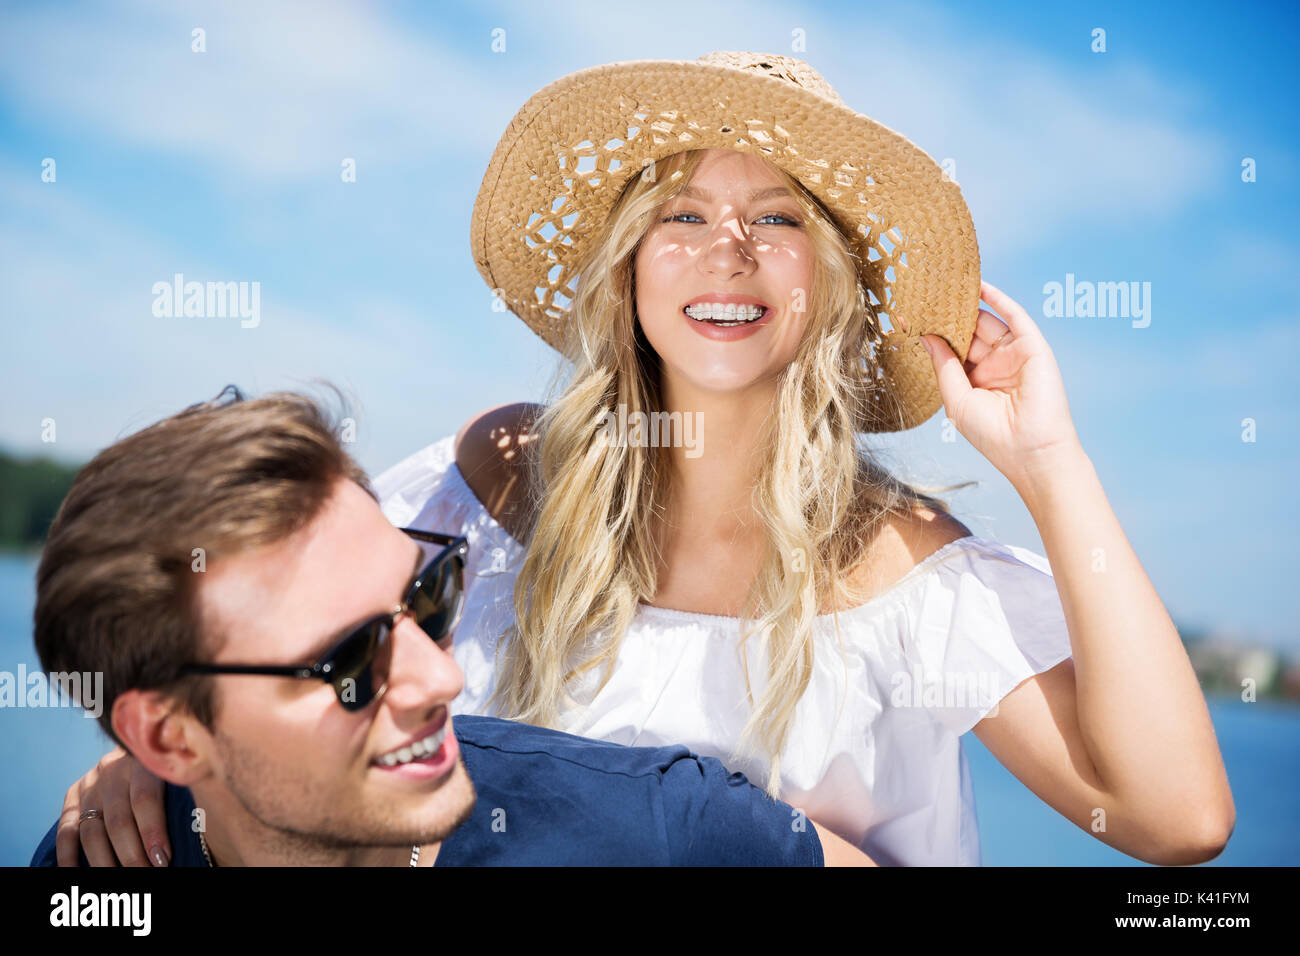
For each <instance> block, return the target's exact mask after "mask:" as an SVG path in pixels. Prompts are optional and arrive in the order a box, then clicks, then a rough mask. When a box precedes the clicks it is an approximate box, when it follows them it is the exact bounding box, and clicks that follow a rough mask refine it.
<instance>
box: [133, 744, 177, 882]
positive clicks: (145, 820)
mask: <svg viewBox="0 0 1300 956" xmlns="http://www.w3.org/2000/svg"><path fill="white" fill-rule="evenodd" d="M131 764H132V768H131V811H132V813H133V814H134V816H135V824H136V827H138V828H139V831H140V839H141V840H142V841H143V843H144V847H145V852H146V854H147V855H148V857H149V862H150V863H152V864H153V865H154V866H166V865H167V863H168V861H169V860H170V859H171V841H170V840H168V839H167V814H166V811H165V809H164V807H163V792H164V790H165V784H164V783H163V782H162V781H161V780H159V779H158V778H157V777H155V776H154V775H153V774H152V773H150V772H149V771H148V770H146V769H145V768H144V765H143V764H141V763H140V761H138V760H132V761H131Z"/></svg>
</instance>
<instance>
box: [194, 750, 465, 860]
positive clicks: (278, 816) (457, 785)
mask: <svg viewBox="0 0 1300 956" xmlns="http://www.w3.org/2000/svg"><path fill="white" fill-rule="evenodd" d="M214 740H215V742H216V745H217V750H218V752H219V753H220V755H221V760H222V763H223V764H224V766H225V769H226V772H225V777H224V780H223V783H224V784H225V787H226V789H227V790H228V791H229V792H230V794H231V796H233V797H234V798H235V799H236V800H237V801H238V802H239V804H240V806H242V807H243V809H244V811H245V812H246V813H247V814H248V815H249V816H250V817H252V818H253V819H254V820H256V821H257V822H258V823H259V824H260V825H261V826H263V827H265V828H266V829H267V830H269V831H271V832H272V833H274V834H275V835H276V836H277V837H278V840H277V841H276V842H277V843H278V844H280V845H279V846H278V847H277V849H278V850H279V851H281V852H282V853H284V854H285V855H287V856H290V857H292V856H296V855H300V854H303V853H304V851H310V850H320V849H327V850H347V849H358V848H365V847H410V846H413V845H418V846H424V845H427V844H432V843H441V842H442V841H443V840H445V839H447V837H449V836H450V835H451V834H452V833H453V832H455V830H456V829H457V828H459V827H460V826H461V825H462V824H464V823H465V821H467V820H468V819H469V818H470V815H471V814H472V813H473V812H474V804H475V802H476V800H477V794H476V793H475V791H474V785H473V783H472V782H471V780H470V778H469V772H468V771H467V770H466V768H465V762H464V760H463V758H462V757H461V756H460V755H457V757H456V766H455V767H453V768H452V770H451V772H450V773H449V774H448V775H447V777H446V778H445V779H444V780H443V782H442V783H441V784H439V786H438V787H437V789H436V790H432V791H430V792H429V794H427V796H426V797H425V800H426V801H427V804H428V805H429V806H433V805H438V806H439V812H438V813H437V814H436V815H433V816H432V817H431V816H430V815H429V813H428V811H427V810H423V809H422V810H421V811H420V812H419V813H418V819H413V818H415V817H417V814H415V813H408V814H407V815H406V817H405V818H400V817H399V816H398V814H397V813H396V812H395V810H394V808H393V807H392V806H389V805H379V806H369V807H366V806H362V805H361V800H360V794H354V795H353V796H354V800H355V804H356V805H353V806H344V805H342V804H341V803H340V801H339V800H337V799H333V797H334V796H336V795H334V794H332V793H331V792H330V791H328V790H326V789H325V788H324V787H322V786H321V784H322V783H323V781H321V780H319V779H309V778H307V777H304V776H302V775H301V774H299V773H294V772H293V771H291V770H287V769H286V767H285V766H284V765H283V764H280V763H276V762H274V761H269V760H267V759H266V758H264V757H262V756H260V755H259V754H258V753H257V752H256V751H254V750H250V749H248V748H245V747H240V746H238V745H236V744H234V743H232V742H231V741H230V739H229V738H227V737H224V736H222V735H214ZM337 796H341V794H340V795H337ZM372 799H373V797H372Z"/></svg>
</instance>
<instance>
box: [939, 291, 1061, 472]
mask: <svg viewBox="0 0 1300 956" xmlns="http://www.w3.org/2000/svg"><path fill="white" fill-rule="evenodd" d="M980 298H981V299H983V300H984V301H985V302H987V303H988V304H989V305H991V306H992V307H993V308H995V309H997V311H998V312H999V313H1000V314H1001V315H1002V317H1003V319H1005V320H1006V321H1005V322H1004V321H1003V319H999V318H998V317H997V316H996V315H994V314H993V313H992V312H989V311H988V310H986V309H980V311H979V318H978V320H977V321H976V324H975V335H974V337H973V338H972V339H971V346H970V351H969V353H968V354H967V356H966V361H965V363H963V362H961V361H960V360H959V359H958V358H957V356H956V354H955V353H954V352H953V350H952V349H951V348H949V347H948V343H947V342H945V341H944V340H943V339H942V338H940V337H939V336H937V335H923V336H922V337H921V340H922V341H923V342H924V343H925V344H926V347H927V349H928V350H929V351H930V357H931V359H932V360H933V362H934V369H935V374H936V375H937V376H938V378H939V394H940V395H941V396H943V405H944V409H945V411H946V412H947V415H948V418H949V419H950V420H951V421H952V423H953V425H954V426H955V427H956V429H957V431H959V432H961V434H962V435H963V436H964V437H965V438H966V440H967V441H969V442H970V443H971V445H973V446H974V447H975V449H976V450H977V451H978V452H979V453H980V454H982V455H983V456H984V457H985V458H987V459H988V460H989V461H990V462H992V463H993V465H994V466H995V467H996V468H997V469H998V471H1000V472H1002V474H1004V475H1006V476H1007V478H1008V479H1009V480H1010V481H1011V483H1012V484H1013V485H1015V486H1016V487H1017V488H1019V487H1020V483H1021V480H1022V479H1023V478H1024V477H1025V476H1026V475H1027V474H1030V473H1033V472H1034V470H1035V469H1036V468H1037V467H1038V466H1039V464H1040V462H1042V461H1043V460H1045V459H1047V458H1050V457H1051V456H1053V455H1055V454H1057V453H1058V452H1067V453H1068V452H1071V451H1073V450H1074V449H1075V448H1076V447H1077V446H1078V443H1079V439H1078V436H1077V435H1076V434H1075V430H1074V422H1073V421H1072V420H1071V418H1070V407H1069V404H1068V403H1067V402H1066V399H1065V383H1064V382H1063V381H1062V379H1061V372H1060V369H1059V368H1057V365H1056V358H1055V356H1053V355H1052V350H1051V349H1050V348H1049V347H1048V345H1047V340H1046V339H1044V338H1043V333H1042V332H1040V331H1039V330H1038V326H1037V325H1035V324H1034V321H1033V320H1032V319H1030V318H1029V315H1028V313H1027V312H1025V310H1024V309H1023V308H1021V307H1020V305H1019V304H1018V303H1017V302H1016V301H1015V300H1014V299H1012V298H1011V297H1010V296H1009V295H1007V294H1006V293H1004V292H1002V291H1001V290H1000V289H998V288H997V287H995V286H993V285H991V284H989V283H988V282H981V283H980ZM1008 331H1009V332H1010V334H1009V335H1008V334H1006V333H1007V332H1008Z"/></svg>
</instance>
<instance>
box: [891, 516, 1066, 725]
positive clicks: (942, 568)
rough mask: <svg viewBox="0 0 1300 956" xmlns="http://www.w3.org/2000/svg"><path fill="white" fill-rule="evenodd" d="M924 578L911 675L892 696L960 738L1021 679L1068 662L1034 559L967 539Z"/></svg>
mask: <svg viewBox="0 0 1300 956" xmlns="http://www.w3.org/2000/svg"><path fill="white" fill-rule="evenodd" d="M956 543H957V542H954V544H956ZM932 570H933V573H931V574H927V575H925V581H924V584H923V586H922V588H921V589H920V590H921V594H920V601H919V604H918V605H914V607H915V608H919V609H918V610H916V611H915V613H916V615H917V619H916V620H915V621H913V622H912V625H913V626H912V627H910V628H909V630H910V631H911V634H910V638H909V639H908V641H907V647H906V654H907V659H908V665H909V673H907V674H906V675H900V679H899V680H896V681H895V687H894V688H893V692H894V693H895V695H897V697H898V700H897V701H896V702H901V703H903V704H904V705H908V704H910V705H912V706H920V707H924V708H925V709H926V710H927V711H928V712H929V713H930V714H931V715H932V716H933V717H934V718H935V719H936V720H937V721H939V722H940V723H942V724H943V725H944V726H946V727H948V728H949V729H951V730H952V731H953V732H954V733H956V734H958V735H961V734H964V733H966V731H968V730H970V729H971V728H972V727H974V726H975V725H976V724H977V723H979V722H980V720H982V719H983V718H984V717H986V716H988V715H989V714H990V713H991V712H993V710H994V708H995V707H996V705H997V703H998V701H1000V700H1002V698H1004V697H1005V696H1006V695H1007V694H1009V693H1010V692H1011V691H1013V690H1014V689H1015V688H1016V687H1017V686H1018V685H1019V684H1021V683H1022V682H1024V681H1025V680H1026V679H1027V678H1029V677H1032V676H1034V675H1035V674H1040V673H1042V672H1043V671H1046V670H1048V669H1050V668H1052V667H1054V666H1055V665H1057V664H1059V663H1060V662H1061V661H1063V660H1065V659H1066V658H1068V657H1070V656H1071V653H1072V652H1071V648H1070V636H1069V631H1068V629H1067V627H1066V623H1065V612H1064V610H1063V608H1062V606H1061V598H1060V595H1059V594H1058V593H1057V590H1056V581H1055V579H1054V578H1053V577H1052V570H1051V566H1050V565H1049V564H1048V562H1047V559H1046V558H1044V557H1043V556H1042V555H1040V554H1037V553H1035V552H1033V551H1030V550H1028V549H1026V548H1020V547H1016V546H1014V545H1006V544H1001V543H1000V542H996V541H993V540H990V539H986V538H979V537H968V538H965V539H961V546H960V547H955V548H953V549H951V553H949V554H946V555H945V556H944V558H943V560H941V561H939V562H937V563H936V564H935V565H934V566H933V569H932Z"/></svg>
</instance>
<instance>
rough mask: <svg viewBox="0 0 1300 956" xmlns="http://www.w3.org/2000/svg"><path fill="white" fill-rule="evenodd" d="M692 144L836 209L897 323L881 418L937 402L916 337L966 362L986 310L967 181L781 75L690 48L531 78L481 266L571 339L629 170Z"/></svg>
mask: <svg viewBox="0 0 1300 956" xmlns="http://www.w3.org/2000/svg"><path fill="white" fill-rule="evenodd" d="M687 149H735V150H739V151H741V152H745V153H749V154H751V155H754V156H757V157H759V158H761V159H765V160H767V161H769V162H771V163H773V164H774V165H776V166H779V167H780V168H782V169H784V170H786V171H787V172H789V173H790V174H791V175H793V176H795V177H796V178H798V179H799V180H800V181H802V182H803V183H804V184H805V185H806V186H807V188H808V189H809V190H810V191H811V192H812V193H813V194H814V195H816V196H817V197H818V198H819V199H820V200H821V201H822V203H823V204H824V205H825V206H826V207H827V209H829V210H830V211H831V213H832V215H833V216H834V217H835V218H836V220H837V222H838V224H839V226H840V228H841V229H842V230H843V231H844V234H845V236H846V238H847V239H848V241H849V244H850V246H851V247H852V249H853V251H854V252H855V253H856V254H857V256H858V258H859V260H860V262H861V266H862V268H861V272H862V275H863V279H864V282H865V283H866V285H867V287H868V289H870V290H872V298H873V301H875V300H876V299H879V301H877V302H875V304H876V308H877V309H878V311H879V312H880V313H881V314H882V315H883V316H885V317H887V319H888V322H889V324H890V326H891V331H889V332H888V333H886V334H885V336H884V338H883V340H882V341H880V342H879V343H877V345H876V358H877V361H878V363H879V370H880V375H881V381H880V383H879V384H880V385H882V386H883V390H884V391H887V392H888V394H889V395H890V396H891V401H890V414H887V415H884V416H882V424H881V426H880V427H879V428H877V429H876V430H878V431H897V430H903V429H907V428H912V427H914V426H915V425H918V424H920V423H921V422H924V421H925V420H927V419H928V418H929V417H930V416H931V415H933V414H934V412H935V411H937V410H938V409H939V408H940V407H942V404H943V403H942V399H941V397H940V395H939V390H938V383H937V381H936V379H935V375H934V370H933V364H932V362H931V360H930V357H929V355H928V354H927V353H926V352H925V350H924V348H923V347H922V346H921V342H920V335H921V334H922V333H928V334H934V335H938V336H941V337H942V338H944V339H945V340H947V342H948V344H949V345H950V346H951V347H952V349H953V351H954V352H956V353H957V355H958V357H959V358H960V359H962V360H965V358H966V353H967V349H968V346H969V343H970V340H971V336H972V335H973V333H974V328H975V321H976V318H977V315H978V308H979V282H980V270H979V247H978V243H977V240H976V236H975V227H974V223H973V222H972V220H971V215H970V211H969V209H968V208H967V206H966V203H965V200H964V199H963V198H962V195H961V190H960V188H959V187H958V185H957V184H956V183H955V182H954V181H952V180H951V179H950V178H948V177H947V176H946V175H945V174H944V171H943V169H942V168H941V167H940V166H939V164H938V163H936V162H935V161H934V160H933V159H932V158H931V157H930V156H929V155H928V154H927V153H925V152H924V151H923V150H922V149H920V148H919V147H918V146H916V145H915V144H913V143H912V142H911V141H910V140H908V139H907V138H906V137H904V136H902V135H900V134H899V133H896V132H894V131H893V130H891V129H889V128H888V127H886V126H884V125H883V124H881V123H878V122H876V121H875V120H873V119H871V118H870V117H868V116H864V115H862V114H860V113H857V112H855V111H854V110H852V109H850V108H849V107H847V106H845V105H843V104H841V103H837V102H834V101H832V100H830V99H828V98H827V97H824V96H822V95H820V94H818V93H815V92H812V91H810V90H807V89H803V88H801V87H799V86H796V85H794V84H793V83H790V82H788V81H786V80H782V79H778V78H774V77H772V76H767V75H764V74H761V73H754V72H748V71H743V70H738V69H735V68H733V67H728V66H723V65H717V64H710V63H701V62H697V61H692V60H633V61H625V62H620V63H609V64H603V65H601V66H595V67H590V68H588V69H584V70H579V71H577V72H575V73H571V74H569V75H567V76H564V77H562V78H560V79H558V80H556V81H555V82H553V83H551V84H549V85H548V86H546V87H543V88H542V89H540V90H538V91H537V92H536V93H535V94H533V96H531V97H530V98H529V99H528V101H527V102H526V103H525V104H524V105H523V107H522V108H521V109H520V110H519V112H518V113H517V114H516V115H515V117H514V119H513V120H512V121H511V123H510V125H509V127H508V128H507V129H506V131H505V133H504V134H503V136H502V137H501V140H500V142H498V144H497V147H496V149H495V150H494V152H493V154H492V158H491V160H490V161H489V163H488V168H487V172H486V174H485V175H484V177H483V183H482V185H481V187H480V189H479V193H478V196H477V198H476V200H475V203H474V212H473V217H472V220H471V226H470V244H471V250H472V253H473V256H474V262H475V265H476V266H477V268H478V270H479V273H480V274H481V275H482V276H483V278H484V280H485V281H486V282H487V283H488V286H489V287H490V288H492V289H493V290H495V291H496V292H497V294H498V295H499V296H500V298H501V299H502V300H503V301H504V302H505V304H506V306H507V307H508V308H509V309H510V310H511V311H512V312H514V313H515V314H516V315H517V316H519V318H520V319H522V320H523V321H524V323H525V324H527V325H528V327H529V328H531V329H532V330H533V331H534V332H536V333H537V334H538V335H540V336H541V337H542V339H543V340H545V341H546V342H547V343H548V344H550V345H552V346H553V347H555V348H557V349H560V348H562V342H563V336H562V330H563V328H564V323H565V322H566V320H567V318H568V311H569V302H570V301H571V299H572V296H573V295H574V293H575V291H576V289H575V286H574V283H575V281H576V279H577V273H576V268H575V264H576V263H577V262H578V261H579V260H580V259H581V257H582V254H583V252H584V251H585V248H586V243H587V242H589V241H591V240H592V238H593V237H594V236H595V235H596V234H597V233H598V232H599V230H600V228H601V226H602V224H603V223H604V220H605V218H606V216H607V214H608V213H609V211H610V209H611V208H612V206H613V203H614V201H615V200H616V199H617V197H618V195H619V193H620V191H621V190H622V188H623V186H624V185H625V184H626V183H627V181H628V180H629V179H630V178H631V177H632V176H635V175H639V174H640V173H641V171H642V170H643V169H644V168H645V166H646V165H648V164H650V163H652V162H656V161H658V160H660V159H663V158H664V157H666V156H668V155H671V154H673V153H677V152H681V151H683V150H687ZM584 166H585V167H586V168H584ZM903 326H905V327H906V329H905V331H904V328H903ZM882 394H883V392H882Z"/></svg>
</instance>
